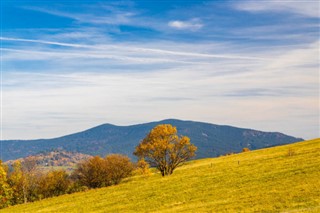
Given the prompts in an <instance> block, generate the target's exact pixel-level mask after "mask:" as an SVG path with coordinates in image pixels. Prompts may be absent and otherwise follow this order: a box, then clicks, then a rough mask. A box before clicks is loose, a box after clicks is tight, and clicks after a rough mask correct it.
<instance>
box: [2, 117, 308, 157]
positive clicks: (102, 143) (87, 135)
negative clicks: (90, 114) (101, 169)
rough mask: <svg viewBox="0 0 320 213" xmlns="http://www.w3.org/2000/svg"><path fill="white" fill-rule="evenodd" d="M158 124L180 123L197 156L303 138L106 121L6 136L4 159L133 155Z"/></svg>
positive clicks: (208, 127)
mask: <svg viewBox="0 0 320 213" xmlns="http://www.w3.org/2000/svg"><path fill="white" fill-rule="evenodd" d="M158 124H171V125H173V126H176V127H177V129H178V134H179V135H185V136H188V137H189V138H190V139H191V142H192V143H193V144H195V145H196V146H197V147H198V151H197V156H196V158H198V159H199V158H206V157H215V156H219V155H223V154H226V153H230V152H240V151H241V150H242V148H243V147H248V148H249V149H251V150H255V149H261V148H264V147H270V146H277V145H283V144H289V143H293V142H297V141H302V140H303V139H301V138H295V137H292V136H288V135H285V134H282V133H278V132H262V131H257V130H252V129H243V128H237V127H232V126H223V125H216V124H210V123H203V122H195V121H182V120H175V119H168V120H163V121H159V122H151V123H145V124H138V125H132V126H115V125H112V124H103V125H100V126H97V127H94V128H91V129H88V130H85V131H83V132H79V133H75V134H71V135H67V136H63V137H59V138H53V139H38V140H4V141H2V142H3V143H2V148H3V152H2V153H3V156H2V160H3V161H6V160H13V159H17V158H21V157H26V156H29V155H35V154H37V153H39V152H43V151H49V150H52V149H63V150H67V151H72V152H79V153H84V154H89V155H101V156H105V155H106V154H110V153H122V154H126V155H128V156H129V157H131V158H132V157H133V155H132V153H133V151H134V148H135V147H136V146H137V145H138V143H139V142H140V141H141V140H142V139H143V138H144V137H145V136H146V135H147V133H148V132H149V131H150V130H151V129H152V128H153V127H155V126H156V125H158Z"/></svg>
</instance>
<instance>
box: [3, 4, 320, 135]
mask: <svg viewBox="0 0 320 213" xmlns="http://www.w3.org/2000/svg"><path fill="white" fill-rule="evenodd" d="M1 10H2V13H1V14H2V17H1V18H2V19H1V81H2V84H1V85H2V90H1V91H2V96H1V100H2V101H1V106H2V107H1V109H2V112H1V113H2V114H1V119H2V128H1V132H2V133H1V135H2V136H1V137H2V139H31V138H51V137H56V136H61V135H65V134H69V133H73V132H77V131H82V130H84V129H87V128H90V127H93V126H95V125H99V124H102V123H112V124H116V125H130V124H137V123H143V122H150V121H155V120H162V119H166V118H178V119H183V120H196V121H204V122H210V123H215V124H225V125H233V126H238V127H245V128H252V129H259V130H263V131H279V132H283V133H286V134H290V135H293V136H297V137H303V138H305V139H310V138H315V137H319V16H320V15H319V12H318V11H319V2H318V1H316V0H309V1H308V0H303V1H298V0H295V1H289V0H288V1H287V0H286V1H280V0H279V1H275V0H269V1H247V0H242V1H217V0H216V1H200V0H198V1H195V0H193V1H190V0H185V1H182V0H172V1H169V0H162V1H160V0H159V1H155V0H148V1H147V0H141V1H85V0H83V1H79V0H78V1H73V0H68V1H67V0H64V1H29V0H24V1H22V0H21V1H18V0H16V1H12V0H3V1H1Z"/></svg>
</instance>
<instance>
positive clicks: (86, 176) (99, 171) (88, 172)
mask: <svg viewBox="0 0 320 213" xmlns="http://www.w3.org/2000/svg"><path fill="white" fill-rule="evenodd" d="M107 175H108V174H107V171H106V169H105V161H104V159H103V158H101V157H99V156H95V157H93V158H90V159H88V160H86V161H83V162H81V163H79V164H78V166H77V169H76V170H75V171H74V172H73V177H75V178H76V179H77V180H78V181H79V182H80V184H81V185H84V186H87V187H89V188H99V187H103V186H108V185H110V183H109V180H108V178H107Z"/></svg>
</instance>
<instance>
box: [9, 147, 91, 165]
mask: <svg viewBox="0 0 320 213" xmlns="http://www.w3.org/2000/svg"><path fill="white" fill-rule="evenodd" d="M90 157H92V156H91V155H86V154H82V153H78V152H67V151H65V150H60V149H57V150H52V151H46V152H40V153H39V154H37V155H33V156H32V159H33V160H34V161H35V163H36V164H37V165H38V166H40V167H50V168H52V167H68V168H72V167H75V166H76V165H77V163H79V162H81V161H83V160H87V159H88V158H90ZM25 159H26V158H19V159H16V160H19V161H21V162H23V161H24V160H25ZM14 161H15V160H9V161H6V162H5V163H6V164H7V165H12V164H13V163H14Z"/></svg>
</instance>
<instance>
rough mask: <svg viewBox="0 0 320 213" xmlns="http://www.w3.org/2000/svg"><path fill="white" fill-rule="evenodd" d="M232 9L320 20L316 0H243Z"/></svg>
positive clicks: (319, 7) (318, 6)
mask: <svg viewBox="0 0 320 213" xmlns="http://www.w3.org/2000/svg"><path fill="white" fill-rule="evenodd" d="M234 8H236V9H238V10H243V11H248V12H264V11H265V12H266V11H273V12H275V11H277V12H286V13H296V14H300V15H304V16H308V17H316V18H320V12H319V11H320V4H319V1H317V0H286V1H278V0H268V1H263V2H260V1H259V2H258V1H248V0H245V1H239V2H237V3H235V4H234Z"/></svg>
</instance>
